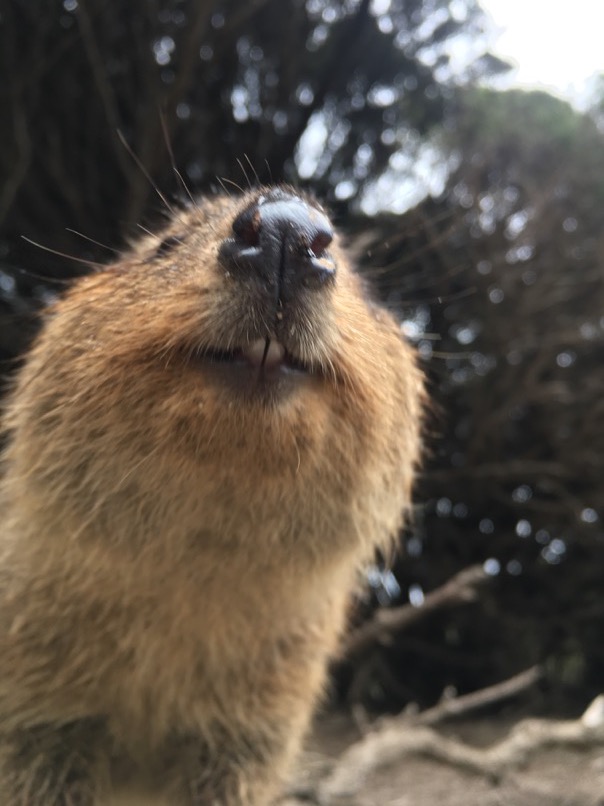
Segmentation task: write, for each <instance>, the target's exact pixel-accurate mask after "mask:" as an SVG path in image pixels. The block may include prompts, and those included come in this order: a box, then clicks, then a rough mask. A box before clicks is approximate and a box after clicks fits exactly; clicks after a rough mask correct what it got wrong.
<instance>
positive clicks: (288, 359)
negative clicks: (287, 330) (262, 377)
mask: <svg viewBox="0 0 604 806" xmlns="http://www.w3.org/2000/svg"><path fill="white" fill-rule="evenodd" d="M201 358H202V359H203V360H207V361H211V362H212V363H213V364H218V365H220V364H222V365H226V366H229V365H230V366H236V365H238V364H240V365H247V366H249V367H251V368H252V369H255V370H257V371H258V372H259V373H266V374H272V373H278V372H302V373H305V374H312V373H313V370H312V369H311V367H309V366H308V365H307V364H306V363H305V362H303V361H302V360H301V359H300V358H298V357H297V356H294V355H292V353H290V352H289V351H288V350H287V349H286V348H285V347H284V346H283V345H282V344H281V343H280V342H279V341H277V340H276V339H270V338H266V339H256V340H255V341H253V342H251V344H247V345H245V346H244V347H237V348H234V349H229V350H223V349H220V348H209V349H207V350H204V351H203V353H202V355H201Z"/></svg>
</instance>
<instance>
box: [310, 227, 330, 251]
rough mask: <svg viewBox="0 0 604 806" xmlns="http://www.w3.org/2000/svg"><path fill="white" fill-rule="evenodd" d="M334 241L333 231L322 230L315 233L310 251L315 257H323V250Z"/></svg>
mask: <svg viewBox="0 0 604 806" xmlns="http://www.w3.org/2000/svg"><path fill="white" fill-rule="evenodd" d="M332 241H333V232H331V230H329V231H328V230H321V231H319V232H317V233H315V235H314V238H313V240H312V243H311V244H310V247H309V248H310V251H311V252H312V253H313V255H314V256H315V257H321V256H322V255H323V252H324V251H325V250H326V249H327V247H328V246H329V244H330V243H331V242H332Z"/></svg>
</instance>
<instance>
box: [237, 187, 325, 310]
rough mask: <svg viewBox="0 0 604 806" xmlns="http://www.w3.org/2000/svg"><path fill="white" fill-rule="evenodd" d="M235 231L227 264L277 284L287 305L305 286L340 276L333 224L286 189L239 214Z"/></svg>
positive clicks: (315, 286)
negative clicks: (333, 250) (334, 256)
mask: <svg viewBox="0 0 604 806" xmlns="http://www.w3.org/2000/svg"><path fill="white" fill-rule="evenodd" d="M232 229H233V236H232V237H230V238H227V239H226V240H225V241H224V242H223V244H222V248H221V258H222V260H223V262H224V263H225V264H226V265H227V266H228V267H229V268H232V269H236V270H237V271H239V272H245V273H246V274H247V273H249V272H254V273H255V274H256V275H259V276H260V277H261V278H263V279H264V280H265V281H266V282H268V283H269V284H270V285H271V286H276V287H277V288H278V289H279V296H280V299H281V300H282V301H283V302H286V301H287V300H288V299H291V298H292V297H293V296H294V295H295V294H296V293H297V292H298V291H299V290H300V288H302V287H305V288H315V289H318V288H321V287H323V286H325V285H326V284H328V283H329V282H330V281H331V280H333V279H334V277H335V273H336V267H335V263H334V261H333V260H332V258H331V257H330V255H329V253H328V252H327V247H328V246H329V245H330V243H331V242H332V240H333V235H334V233H333V228H332V226H331V223H330V222H329V219H328V218H327V216H326V215H325V214H324V213H322V212H321V211H320V210H318V209H317V208H316V207H313V206H312V205H311V204H309V203H308V202H306V201H304V199H301V198H300V197H299V196H295V195H293V194H290V193H287V192H285V191H282V190H280V189H277V190H274V191H271V192H270V193H268V194H267V195H266V196H260V198H259V199H258V200H257V201H256V202H254V204H252V205H250V206H249V207H247V208H246V209H245V210H244V211H243V212H242V213H240V214H239V215H238V216H237V218H236V219H235V220H234V221H233V227H232Z"/></svg>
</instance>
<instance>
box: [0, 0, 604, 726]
mask: <svg viewBox="0 0 604 806" xmlns="http://www.w3.org/2000/svg"><path fill="white" fill-rule="evenodd" d="M597 5H598V4H595V3H592V2H582V1H581V0H576V1H575V3H573V4H572V6H570V5H568V4H552V3H546V2H541V1H540V0H535V1H534V2H530V3H526V2H524V3H521V2H519V1H518V0H507V2H504V1H503V0H482V1H481V2H477V1H476V0H246V2H236V1H235V0H212V1H211V2H210V1H209V0H197V1H196V2H194V1H193V0H129V2H128V3H111V2H106V0H63V1H62V2H60V0H4V1H3V2H2V4H1V5H0V110H1V114H0V361H1V363H0V368H1V373H2V377H3V379H4V380H5V381H6V380H7V379H8V378H9V377H10V374H11V372H12V371H13V370H14V368H15V367H16V366H18V362H19V358H20V356H22V354H23V352H24V350H25V349H26V348H27V345H28V343H29V341H30V339H31V337H32V335H33V334H34V333H35V328H36V321H37V317H36V314H37V312H38V311H39V310H40V308H41V307H43V306H44V305H45V304H46V303H47V302H48V301H49V300H52V298H53V297H54V295H56V294H57V293H60V291H61V289H62V288H63V287H64V285H65V283H66V281H68V280H69V279H70V278H73V277H75V276H77V275H78V274H81V273H83V272H87V271H91V270H94V269H95V266H96V265H97V264H102V263H106V262H109V261H111V260H114V259H115V258H116V255H117V254H118V253H119V251H120V250H122V249H124V248H126V247H127V244H128V242H131V241H132V239H134V238H136V237H138V236H139V235H140V234H141V232H142V230H143V229H144V228H145V227H153V226H154V225H155V224H156V223H157V222H158V221H160V220H161V219H162V217H164V216H165V207H164V205H163V204H162V202H161V200H160V199H159V197H158V194H157V193H156V192H155V190H154V189H153V185H155V186H156V187H157V188H159V189H160V190H161V193H163V194H165V196H166V197H167V198H168V199H170V200H174V199H176V200H181V201H182V202H183V203H185V202H186V192H185V191H184V188H183V182H181V179H180V176H179V174H180V175H181V176H182V179H183V180H184V183H186V186H187V188H188V189H189V190H190V191H191V192H192V193H199V192H202V193H214V192H218V191H221V189H222V188H225V189H226V190H227V191H229V192H232V191H234V190H236V188H237V187H238V186H239V187H242V188H247V187H249V186H250V185H255V184H257V183H259V182H271V181H273V182H276V181H287V182H291V183H295V184H296V185H299V186H302V187H307V188H310V189H312V190H313V191H314V192H315V193H316V194H317V195H318V196H319V197H320V198H321V199H322V200H323V201H324V202H325V203H326V205H327V206H328V208H329V209H330V210H331V212H332V214H333V218H334V221H335V222H336V224H337V226H338V227H339V228H340V229H341V231H342V232H343V233H344V234H345V236H346V238H347V239H348V241H349V243H350V245H351V249H352V250H353V251H354V253H355V254H356V256H357V262H358V264H359V268H360V270H361V271H363V272H364V273H365V274H366V275H367V276H368V277H369V278H370V280H371V282H372V283H373V285H374V287H375V289H376V293H377V294H378V295H379V296H380V297H381V298H382V299H383V301H384V302H385V303H386V305H388V306H389V307H390V308H391V309H392V310H394V311H395V312H397V314H398V315H399V316H400V319H401V322H402V328H403V330H404V332H405V334H406V335H407V337H408V338H409V339H410V340H411V341H412V342H413V343H414V344H415V345H416V346H417V350H418V351H419V355H420V359H421V363H422V366H423V368H424V370H425V372H426V374H427V376H428V379H429V385H430V391H431V395H432V398H433V406H432V412H431V415H430V418H429V422H428V426H427V452H426V464H425V467H424V469H423V472H422V475H421V478H420V480H419V483H418V486H417V491H416V501H417V505H416V511H415V517H414V522H413V524H412V526H411V528H410V529H409V530H408V532H407V533H406V534H404V535H401V547H402V550H401V552H399V554H398V556H397V557H396V558H394V560H393V561H391V562H390V564H389V565H385V564H383V563H382V564H380V563H378V564H377V565H376V567H375V568H373V569H371V570H370V573H369V583H370V585H369V593H368V594H367V596H366V597H365V599H363V600H361V601H359V602H358V603H357V607H356V611H355V624H356V626H357V628H360V629H362V626H363V624H365V625H367V624H370V625H372V624H374V623H375V618H376V615H375V614H376V612H378V613H383V612H385V611H388V610H390V611H392V613H393V614H394V615H395V619H394V621H395V622H396V614H401V613H402V614H403V615H402V617H401V619H400V623H399V624H398V626H397V625H396V624H395V626H394V628H392V629H390V631H389V633H388V635H387V638H388V640H384V636H383V635H382V636H381V637H380V635H379V634H377V633H375V634H370V635H369V637H368V638H367V640H363V641H361V642H360V643H359V645H358V646H357V647H356V649H355V650H354V651H350V652H349V653H348V658H347V659H346V660H345V661H343V662H342V663H341V664H340V666H339V668H338V669H337V670H336V686H335V688H334V694H333V697H334V701H335V702H339V703H348V704H353V705H354V704H360V705H362V706H363V707H364V708H365V709H369V710H371V711H375V712H382V711H397V710H400V709H401V708H403V707H405V706H407V705H409V704H410V703H415V704H416V705H417V706H419V707H420V708H426V707H429V706H430V705H432V704H433V703H435V702H437V701H438V700H439V699H440V698H441V697H442V695H443V692H445V693H446V692H449V693H451V692H453V693H459V694H463V693H467V692H472V691H476V690H477V689H481V688H484V687H486V686H489V685H492V684H494V683H497V682H499V681H503V680H506V679H508V678H510V677H512V676H514V675H515V674H517V673H518V672H521V671H523V670H525V669H529V668H531V667H533V666H534V665H535V664H538V665H539V667H540V669H541V670H542V676H541V679H540V682H539V685H538V686H537V687H533V688H532V689H531V690H530V695H529V694H527V693H525V696H530V697H531V698H532V702H533V704H536V705H538V706H539V707H547V708H548V709H549V710H552V709H555V710H576V709H580V708H581V707H582V706H584V705H585V704H586V703H587V702H588V701H590V700H591V698H592V697H593V696H594V695H595V694H597V693H598V692H599V691H600V689H601V687H602V680H603V679H604V642H603V641H602V635H603V634H604V596H603V594H602V578H603V572H604V531H603V526H602V518H603V517H604V489H603V479H604V472H603V471H604V428H603V427H602V426H603V422H604V374H603V371H602V357H603V347H604V272H603V260H604V227H603V223H604V222H603V218H604V80H602V78H601V77H600V75H599V72H598V71H599V69H602V70H604V55H603V51H602V50H601V47H599V42H598V41H596V40H597V39H598V35H599V34H601V30H602V25H603V24H604V10H602V11H598V10H597ZM554 6H555V7H556V8H554ZM558 6H559V8H558ZM594 7H595V8H596V10H594ZM125 144H127V146H126V145H125ZM132 154H134V155H135V156H136V159H134V158H133V156H132ZM137 163H140V164H141V165H142V166H144V170H142V169H141V167H140V165H139V164H137ZM176 169H177V170H176ZM177 171H178V173H177ZM146 174H148V176H149V177H150V178H151V179H152V182H151V181H149V178H148V177H147V176H146ZM32 242H34V243H32ZM36 244H37V245H36ZM116 250H117V252H116ZM4 385H5V384H4ZM460 573H462V578H465V577H463V574H465V573H469V574H470V575H473V576H472V579H473V580H474V582H473V583H472V585H471V586H470V588H469V589H466V590H465V591H464V589H463V586H462V588H459V586H458V587H457V588H456V587H455V586H456V583H455V582H453V583H449V588H446V589H445V590H448V591H449V593H451V584H453V594H452V595H445V596H444V597H443V596H441V598H440V599H438V596H439V591H440V592H441V593H442V590H443V588H442V586H443V585H445V584H446V583H448V582H449V581H450V580H459V579H460V578H459V576H458V575H459V574H460ZM474 583H475V584H474ZM234 590H236V586H234ZM234 595H235V594H234ZM435 596H436V597H437V598H436V599H435V598H434V597H435ZM435 603H436V604H437V606H435ZM409 614H411V617H410V616H409ZM372 619H373V621H372ZM403 627H404V628H403Z"/></svg>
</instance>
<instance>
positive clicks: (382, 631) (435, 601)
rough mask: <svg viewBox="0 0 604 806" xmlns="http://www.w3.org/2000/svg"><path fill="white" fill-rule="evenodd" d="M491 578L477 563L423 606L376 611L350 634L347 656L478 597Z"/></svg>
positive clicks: (461, 572) (386, 640)
mask: <svg viewBox="0 0 604 806" xmlns="http://www.w3.org/2000/svg"><path fill="white" fill-rule="evenodd" d="M489 579H490V577H489V575H488V574H487V573H486V572H485V571H484V569H483V568H482V566H480V565H473V566H470V567H469V568H465V569H464V570H463V571H460V573H459V574H456V575H455V576H454V577H453V578H452V579H450V580H449V581H448V582H446V583H445V584H444V585H442V586H441V587H440V588H436V590H434V591H432V592H431V593H429V594H428V595H427V596H426V598H425V599H424V602H423V604H422V605H421V606H419V607H414V606H412V605H408V604H406V605H402V606H401V607H395V608H392V609H389V610H386V609H382V610H378V611H376V613H375V615H374V617H373V618H372V619H371V621H368V622H367V623H366V624H363V625H362V626H361V627H359V628H358V629H357V630H355V631H354V632H353V633H351V635H350V636H349V637H348V639H347V641H346V643H345V645H344V657H347V658H352V657H354V656H356V655H359V654H361V653H362V652H363V651H364V650H365V649H367V647H369V646H371V645H372V644H374V643H382V644H384V643H388V642H389V641H390V640H391V636H392V633H394V632H397V631H398V630H402V629H405V628H407V627H409V626H410V625H411V624H414V623H415V622H417V621H419V620H420V619H422V618H424V616H426V615H427V614H428V613H433V612H434V611H436V610H440V609H441V608H443V607H447V606H449V605H457V604H465V603H467V602H472V601H474V600H475V599H476V597H477V595H478V588H479V587H480V585H482V584H484V583H485V582H486V581H487V580H489Z"/></svg>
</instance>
